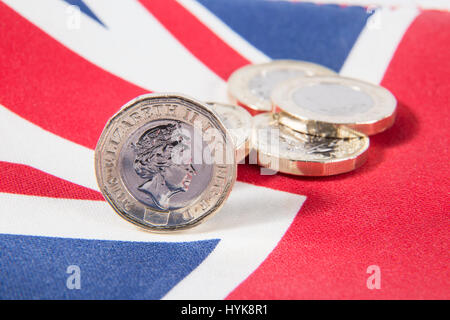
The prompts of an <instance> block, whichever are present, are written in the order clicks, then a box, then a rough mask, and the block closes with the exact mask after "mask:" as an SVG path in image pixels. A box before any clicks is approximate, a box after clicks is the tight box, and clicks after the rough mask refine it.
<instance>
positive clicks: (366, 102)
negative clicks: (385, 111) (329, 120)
mask: <svg viewBox="0 0 450 320" xmlns="http://www.w3.org/2000/svg"><path fill="white" fill-rule="evenodd" d="M324 93H326V94H324ZM292 99H293V100H294V102H295V103H296V104H297V105H299V106H303V108H305V109H307V110H309V111H312V112H317V113H320V114H324V115H329V114H333V115H341V116H351V115H355V114H358V113H366V112H368V111H369V110H370V109H371V108H372V107H373V105H374V101H373V99H372V98H371V97H370V96H369V95H368V94H367V93H365V92H362V91H360V90H356V89H353V88H351V87H348V86H342V85H340V84H334V83H326V82H323V83H318V84H315V85H312V86H307V87H303V88H299V89H297V90H295V91H294V92H293V93H292Z"/></svg>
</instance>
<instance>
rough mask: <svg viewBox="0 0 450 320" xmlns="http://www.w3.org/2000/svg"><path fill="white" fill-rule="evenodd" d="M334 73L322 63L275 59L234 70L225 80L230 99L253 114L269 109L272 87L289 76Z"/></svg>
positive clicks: (270, 106) (290, 77)
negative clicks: (226, 80)
mask: <svg viewBox="0 0 450 320" xmlns="http://www.w3.org/2000/svg"><path fill="white" fill-rule="evenodd" d="M319 75H336V73H335V72H334V71H333V70H330V69H328V68H326V67H323V66H321V65H318V64H315V63H311V62H305V61H295V60H274V61H271V62H268V63H262V64H254V65H247V66H244V67H242V68H240V69H237V70H236V71H235V72H233V74H232V75H231V76H230V78H229V79H228V94H229V97H230V100H231V101H232V102H233V103H234V104H237V105H240V106H243V107H245V108H247V109H248V110H249V111H250V112H251V113H252V114H253V115H255V114H257V113H261V112H267V111H271V110H272V105H271V102H270V95H271V92H272V89H273V88H274V87H275V86H276V85H277V84H279V83H280V82H283V81H285V80H288V79H292V78H297V77H303V76H319Z"/></svg>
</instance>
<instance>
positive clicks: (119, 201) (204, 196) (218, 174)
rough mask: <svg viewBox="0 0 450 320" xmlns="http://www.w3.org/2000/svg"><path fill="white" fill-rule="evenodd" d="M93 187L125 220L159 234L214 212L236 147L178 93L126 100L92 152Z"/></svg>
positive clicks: (204, 110)
mask: <svg viewBox="0 0 450 320" xmlns="http://www.w3.org/2000/svg"><path fill="white" fill-rule="evenodd" d="M95 169H96V176H97V182H98V185H99V187H100V190H101V191H102V193H103V195H104V197H105V198H106V200H107V201H108V202H109V203H110V204H111V206H112V207H113V208H114V209H115V211H116V212H117V213H118V214H119V215H120V216H122V217H123V218H125V219H126V220H128V221H130V222H132V223H134V224H136V225H138V226H140V227H142V228H145V229H147V230H150V231H156V232H163V231H173V230H179V229H185V228H189V227H192V226H195V225H197V224H198V223H200V222H201V221H203V220H205V219H206V218H208V217H210V216H211V215H212V214H214V213H215V212H217V211H218V210H219V209H220V208H221V206H222V205H223V204H224V201H225V200H226V198H227V197H228V195H229V193H230V191H231V188H232V186H233V184H234V182H235V179H236V161H235V153H234V144H233V141H232V138H231V137H230V135H229V134H228V132H227V130H226V129H225V126H224V125H223V123H222V122H221V120H220V119H219V118H218V117H217V116H216V115H215V113H214V112H212V110H211V109H210V108H209V107H208V106H207V105H206V104H204V103H201V102H198V101H196V100H194V99H192V98H189V97H186V96H183V95H179V94H148V95H143V96H139V97H137V98H136V99H134V100H132V101H130V102H128V103H127V104H126V105H125V106H124V107H122V108H121V110H120V111H119V112H118V113H117V114H116V115H114V116H113V117H112V118H111V119H110V120H109V121H108V123H107V125H106V127H105V129H104V130H103V133H102V135H101V137H100V139H99V141H98V144H97V148H96V150H95Z"/></svg>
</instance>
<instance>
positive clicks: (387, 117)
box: [272, 77, 397, 137]
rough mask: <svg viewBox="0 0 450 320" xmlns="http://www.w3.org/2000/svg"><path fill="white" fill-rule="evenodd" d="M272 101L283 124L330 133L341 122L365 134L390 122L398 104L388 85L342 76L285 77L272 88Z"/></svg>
mask: <svg viewBox="0 0 450 320" xmlns="http://www.w3.org/2000/svg"><path fill="white" fill-rule="evenodd" d="M272 103H273V106H274V110H275V111H280V112H281V116H280V122H281V123H282V124H283V125H286V126H289V127H291V128H292V129H294V130H296V131H299V132H304V133H309V134H317V133H318V132H320V131H321V134H322V135H327V136H331V137H336V136H334V135H333V134H336V130H337V129H338V128H339V127H341V126H346V127H350V128H352V129H355V130H357V131H359V132H362V133H364V134H367V135H372V134H376V133H379V132H381V131H384V130H386V129H388V128H389V127H391V126H392V125H393V123H394V121H395V113H396V106H397V100H396V99H395V97H394V96H393V95H392V93H390V92H389V91H388V90H387V89H385V88H383V87H380V86H377V85H373V84H370V83H367V82H363V81H360V80H356V79H350V78H344V77H311V78H307V79H306V78H296V79H291V80H288V81H285V82H284V83H281V84H279V85H278V86H277V87H276V88H275V89H274V90H273V92H272ZM293 120H298V121H293ZM309 122H311V123H309ZM337 137H339V136H337Z"/></svg>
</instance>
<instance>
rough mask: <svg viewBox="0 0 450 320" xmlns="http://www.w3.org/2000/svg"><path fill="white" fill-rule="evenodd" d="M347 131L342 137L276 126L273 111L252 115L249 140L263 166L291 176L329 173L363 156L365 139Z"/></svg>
mask: <svg viewBox="0 0 450 320" xmlns="http://www.w3.org/2000/svg"><path fill="white" fill-rule="evenodd" d="M342 130H345V129H344V128H342ZM347 130H348V132H347V135H348V136H349V138H345V139H338V138H324V137H320V136H313V135H308V134H303V133H300V132H297V131H294V130H292V129H290V128H288V127H285V126H283V125H280V124H279V122H278V119H277V114H274V115H272V114H270V113H266V114H261V115H257V116H255V117H254V118H253V137H252V142H253V148H254V149H255V150H257V155H258V164H259V165H261V166H263V167H266V168H270V169H273V170H275V171H280V172H283V173H288V174H294V175H303V176H329V175H335V174H339V173H344V172H348V171H352V170H354V169H356V168H358V167H360V166H361V165H362V164H363V163H364V162H365V161H366V159H367V151H368V148H369V138H368V137H367V136H365V135H363V134H361V133H359V132H356V131H354V130H351V129H347Z"/></svg>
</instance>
